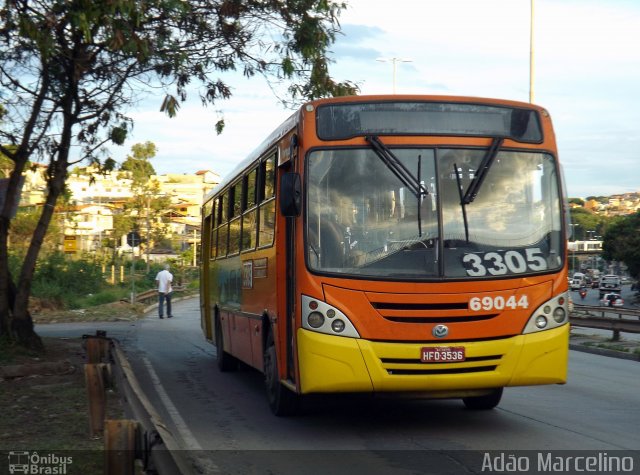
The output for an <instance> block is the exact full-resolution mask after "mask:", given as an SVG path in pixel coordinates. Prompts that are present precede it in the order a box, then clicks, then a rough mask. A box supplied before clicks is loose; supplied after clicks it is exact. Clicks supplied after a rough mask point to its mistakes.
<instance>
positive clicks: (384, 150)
mask: <svg viewBox="0 0 640 475" xmlns="http://www.w3.org/2000/svg"><path fill="white" fill-rule="evenodd" d="M365 140H366V141H367V142H369V143H370V144H371V148H373V151H374V152H375V153H376V155H377V156H378V157H380V160H382V162H383V163H384V164H385V165H386V166H387V168H388V169H389V170H391V172H392V173H393V174H394V175H395V176H396V177H397V178H398V179H399V180H400V181H401V182H402V184H403V185H404V186H406V187H407V188H408V189H409V191H411V193H413V194H414V196H415V197H416V198H418V199H420V198H421V197H422V196H425V195H428V193H427V189H426V188H425V187H424V185H423V184H422V183H421V182H420V180H419V179H418V177H416V176H415V175H414V174H413V173H411V171H410V170H409V169H408V168H407V167H405V166H404V164H403V163H402V162H401V161H400V160H399V159H398V157H396V156H395V155H394V154H393V152H392V151H391V150H390V149H389V147H387V146H386V145H385V144H383V143H382V142H381V141H380V139H379V138H378V137H377V136H375V135H367V136H366V137H365Z"/></svg>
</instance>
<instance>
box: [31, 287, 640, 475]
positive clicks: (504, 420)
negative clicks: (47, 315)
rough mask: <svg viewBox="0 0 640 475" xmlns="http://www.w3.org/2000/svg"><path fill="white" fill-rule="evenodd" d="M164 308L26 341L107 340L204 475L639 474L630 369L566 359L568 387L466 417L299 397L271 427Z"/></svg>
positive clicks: (387, 402) (511, 399) (455, 405)
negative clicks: (504, 459)
mask: <svg viewBox="0 0 640 475" xmlns="http://www.w3.org/2000/svg"><path fill="white" fill-rule="evenodd" d="M174 309H175V310H174V314H175V315H176V316H175V318H172V319H164V320H159V319H158V318H157V317H155V315H153V312H152V315H149V316H148V317H147V318H145V319H144V320H141V321H139V322H136V323H134V324H131V323H116V324H86V325H84V326H80V327H79V326H78V325H77V324H73V325H65V324H58V325H46V326H39V327H37V331H38V332H39V333H40V334H42V335H49V336H76V335H79V334H82V333H94V332H95V330H96V329H105V330H107V332H108V335H109V336H112V337H117V338H118V339H119V340H120V341H121V343H122V345H123V347H124V348H125V350H126V353H127V355H128V358H129V360H130V362H131V364H132V365H133V367H134V369H135V371H136V374H137V376H138V378H139V379H140V381H141V382H142V384H143V387H145V388H146V390H147V391H148V395H149V397H150V399H151V400H152V402H153V403H154V405H155V406H156V409H157V410H158V411H159V412H160V414H161V415H162V417H163V419H164V420H165V422H166V423H167V425H168V426H169V427H170V428H172V430H173V431H174V433H175V434H177V435H178V437H179V438H180V439H181V440H182V443H183V446H184V447H185V449H188V450H192V451H193V454H194V456H197V458H199V459H200V461H201V462H202V463H204V464H208V469H206V472H207V473H213V472H218V473H238V474H240V473H250V474H254V473H272V474H280V473H305V474H306V473H333V474H337V473H345V474H347V473H348V474H349V475H354V474H355V473H367V474H369V475H372V474H378V473H380V474H382V473H385V474H389V473H391V474H396V473H397V474H409V473H465V472H470V473H493V472H492V471H491V470H484V469H482V463H484V462H486V459H485V458H484V457H486V455H485V454H486V453H487V451H495V452H494V453H498V454H504V453H507V454H512V453H514V454H516V455H514V456H524V457H530V456H531V457H535V456H536V454H538V453H546V452H548V451H576V450H580V451H609V452H612V451H613V452H615V453H618V452H616V451H619V450H633V451H636V452H634V454H635V455H634V457H635V464H636V465H635V467H636V468H638V467H640V458H639V455H638V453H639V452H638V449H640V431H639V430H638V427H640V411H638V401H639V399H638V394H640V377H638V376H639V369H640V366H639V365H638V362H634V361H628V360H621V359H615V358H609V357H604V356H598V355H591V354H586V353H580V352H575V351H571V353H570V364H569V382H568V384H566V385H562V386H559V385H556V386H541V387H526V388H507V389H505V393H504V396H503V399H502V402H501V403H500V405H499V406H498V408H497V409H495V410H493V411H486V412H473V411H469V410H466V409H465V408H464V406H463V405H462V403H461V402H460V401H457V400H444V401H428V400H427V401H425V400H415V399H397V398H395V399H394V398H371V397H368V396H366V397H365V396H362V397H361V396H358V397H355V396H354V397H351V396H350V397H346V396H337V397H314V398H311V399H310V400H308V401H307V404H306V411H305V413H304V414H303V415H302V416H298V417H292V418H276V417H274V416H272V415H271V413H270V412H269V408H268V406H267V402H266V397H265V395H264V389H263V384H262V376H261V375H260V374H259V373H257V372H256V371H253V370H251V369H248V368H243V369H240V370H239V371H238V372H235V373H224V374H223V373H220V372H218V370H217V368H216V365H215V348H214V347H213V346H211V345H209V344H208V343H207V342H206V341H205V340H204V338H203V337H202V334H201V330H200V320H199V303H198V300H197V299H190V300H184V301H182V302H176V303H175V304H174ZM521 450H525V451H528V452H517V451H521ZM281 451H284V452H286V454H287V456H284V457H282V456H278V454H282V453H284V452H281ZM514 451H515V452H514ZM554 453H565V452H554ZM522 454H524V455H522ZM563 473H570V472H563Z"/></svg>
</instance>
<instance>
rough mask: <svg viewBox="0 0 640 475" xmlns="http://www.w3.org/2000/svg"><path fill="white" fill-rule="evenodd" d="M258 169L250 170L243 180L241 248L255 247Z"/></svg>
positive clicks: (249, 248)
mask: <svg viewBox="0 0 640 475" xmlns="http://www.w3.org/2000/svg"><path fill="white" fill-rule="evenodd" d="M257 178H258V169H257V168H254V169H253V170H251V171H250V172H249V173H248V174H247V175H246V176H245V177H244V180H243V188H244V194H243V196H244V203H243V211H244V213H243V214H242V243H241V244H242V250H243V251H244V250H251V249H255V248H256V243H257V232H258V229H257V224H258V222H257V216H258V210H257V209H256V190H257V184H258V183H257V182H258V180H257Z"/></svg>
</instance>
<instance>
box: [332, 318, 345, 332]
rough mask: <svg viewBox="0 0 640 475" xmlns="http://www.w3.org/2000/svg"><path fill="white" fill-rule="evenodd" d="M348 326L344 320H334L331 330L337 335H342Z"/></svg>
mask: <svg viewBox="0 0 640 475" xmlns="http://www.w3.org/2000/svg"><path fill="white" fill-rule="evenodd" d="M345 327H346V325H345V324H344V322H343V321H342V320H334V321H333V322H331V329H332V330H333V331H334V332H336V333H342V332H343V331H344V329H345Z"/></svg>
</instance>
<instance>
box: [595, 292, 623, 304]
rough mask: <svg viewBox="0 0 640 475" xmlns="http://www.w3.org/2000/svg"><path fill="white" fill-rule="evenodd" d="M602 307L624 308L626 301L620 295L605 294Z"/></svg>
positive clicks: (601, 301) (601, 302) (601, 300)
mask: <svg viewBox="0 0 640 475" xmlns="http://www.w3.org/2000/svg"><path fill="white" fill-rule="evenodd" d="M600 305H601V306H603V307H622V306H623V305H624V299H623V298H622V297H621V296H620V294H604V297H602V298H601V299H600Z"/></svg>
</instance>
